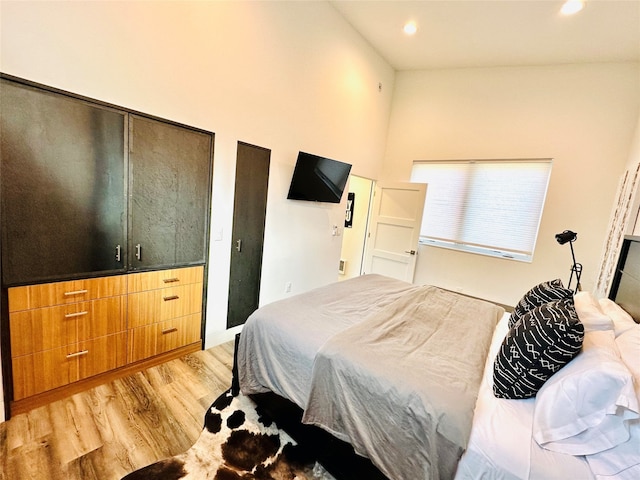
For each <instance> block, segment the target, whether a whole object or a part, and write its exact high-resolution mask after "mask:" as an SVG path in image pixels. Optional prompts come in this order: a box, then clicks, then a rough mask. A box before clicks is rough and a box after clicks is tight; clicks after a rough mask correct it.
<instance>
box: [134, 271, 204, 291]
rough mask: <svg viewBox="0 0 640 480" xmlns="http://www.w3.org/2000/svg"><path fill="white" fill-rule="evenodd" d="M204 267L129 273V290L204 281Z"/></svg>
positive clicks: (151, 288)
mask: <svg viewBox="0 0 640 480" xmlns="http://www.w3.org/2000/svg"><path fill="white" fill-rule="evenodd" d="M203 272H204V267H202V266H198V267H185V268H174V269H171V270H159V271H155V272H143V273H133V274H131V275H129V281H128V291H129V293H132V292H142V291H145V290H156V289H159V288H166V287H176V286H180V285H187V284H191V283H202V281H203V275H204V273H203Z"/></svg>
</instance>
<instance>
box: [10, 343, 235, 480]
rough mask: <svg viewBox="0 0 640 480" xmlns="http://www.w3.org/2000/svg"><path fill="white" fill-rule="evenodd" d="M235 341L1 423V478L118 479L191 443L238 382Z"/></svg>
mask: <svg viewBox="0 0 640 480" xmlns="http://www.w3.org/2000/svg"><path fill="white" fill-rule="evenodd" d="M232 364H233V342H228V343H225V344H223V345H219V346H216V347H213V348H211V349H208V350H204V351H199V352H196V353H193V354H189V355H186V356H184V357H181V358H179V359H176V360H171V361H169V362H167V363H164V364H162V365H158V366H156V367H153V368H150V369H148V370H145V371H142V372H138V373H136V374H133V375H130V376H127V377H123V378H121V379H118V380H114V381H112V382H109V383H105V384H103V385H100V386H98V387H96V388H92V389H90V390H87V391H85V392H82V393H79V394H76V395H73V396H72V397H68V398H66V399H63V400H59V401H56V402H53V403H50V404H49V405H46V406H43V407H40V408H36V409H34V410H31V411H30V412H28V413H23V414H19V415H15V416H13V417H12V418H11V419H10V420H9V421H7V422H4V423H2V424H0V461H1V464H0V466H1V467H2V468H1V469H0V480H23V479H25V480H26V479H30V480H31V479H37V480H58V479H60V480H74V479H78V480H80V479H81V480H92V479H96V480H98V479H99V480H112V479H114V480H115V479H120V478H122V476H124V475H125V474H127V473H128V472H131V471H133V470H136V469H138V468H140V467H143V466H145V465H148V464H150V463H153V462H155V461H157V460H160V459H162V458H166V457H170V456H172V455H176V454H178V453H181V452H184V451H185V450H187V449H189V448H190V447H191V446H192V445H193V443H194V442H195V441H196V439H197V438H198V436H199V435H200V432H201V430H202V427H203V420H204V414H205V411H206V409H207V408H208V407H209V406H210V405H211V403H212V402H213V401H214V400H215V399H216V398H217V397H218V395H220V394H221V393H222V392H224V391H225V390H227V389H228V388H229V387H230V386H231V367H232Z"/></svg>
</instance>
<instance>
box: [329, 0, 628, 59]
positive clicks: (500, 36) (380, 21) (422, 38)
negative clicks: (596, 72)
mask: <svg viewBox="0 0 640 480" xmlns="http://www.w3.org/2000/svg"><path fill="white" fill-rule="evenodd" d="M329 1H330V3H331V4H333V5H334V7H335V8H336V9H337V10H338V11H339V12H340V13H341V14H342V16H344V18H345V19H346V20H347V21H348V22H349V23H350V24H351V25H352V26H353V27H354V28H355V29H356V30H357V31H358V32H359V33H360V34H361V35H362V36H363V37H364V38H365V39H366V40H367V41H368V42H369V43H370V44H371V45H372V46H373V47H374V48H375V49H376V51H377V52H378V53H379V54H380V55H381V56H382V57H383V58H384V59H385V60H386V61H387V62H388V63H390V64H391V65H392V66H393V68H394V69H396V70H416V69H420V70H421V69H431V68H464V67H485V66H505V65H550V64H567V63H585V62H619V61H640V0H586V1H585V6H584V8H583V10H582V11H580V12H578V13H577V14H575V15H572V16H563V15H561V14H560V8H561V6H562V4H563V3H564V2H563V1H560V0H471V1H467V0H421V1H415V0H414V1H403V0H386V1H378V0H355V1H354V0H329ZM407 21H413V22H415V24H416V26H417V28H418V30H417V32H416V34H415V35H413V36H407V35H406V34H405V33H404V32H403V26H404V24H405V23H406V22H407Z"/></svg>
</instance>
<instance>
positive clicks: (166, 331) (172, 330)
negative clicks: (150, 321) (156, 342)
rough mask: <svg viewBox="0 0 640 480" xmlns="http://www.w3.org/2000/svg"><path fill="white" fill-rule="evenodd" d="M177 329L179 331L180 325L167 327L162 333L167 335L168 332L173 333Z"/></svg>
mask: <svg viewBox="0 0 640 480" xmlns="http://www.w3.org/2000/svg"><path fill="white" fill-rule="evenodd" d="M177 331H178V327H171V328H165V329H164V330H162V334H163V335H165V334H167V333H172V332H177Z"/></svg>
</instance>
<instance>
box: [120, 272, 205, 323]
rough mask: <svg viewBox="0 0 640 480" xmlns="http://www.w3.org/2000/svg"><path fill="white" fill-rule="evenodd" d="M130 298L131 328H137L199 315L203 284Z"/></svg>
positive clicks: (133, 294)
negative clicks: (194, 314) (193, 314)
mask: <svg viewBox="0 0 640 480" xmlns="http://www.w3.org/2000/svg"><path fill="white" fill-rule="evenodd" d="M128 297H129V299H128V321H129V328H136V327H141V326H143V325H150V324H152V323H157V322H162V321H165V320H169V319H171V318H176V317H183V316H185V315H189V314H192V313H199V312H200V311H201V310H202V283H193V284H190V285H182V286H179V287H171V288H163V289H160V290H149V291H147V292H139V293H131V294H129V296H128Z"/></svg>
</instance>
